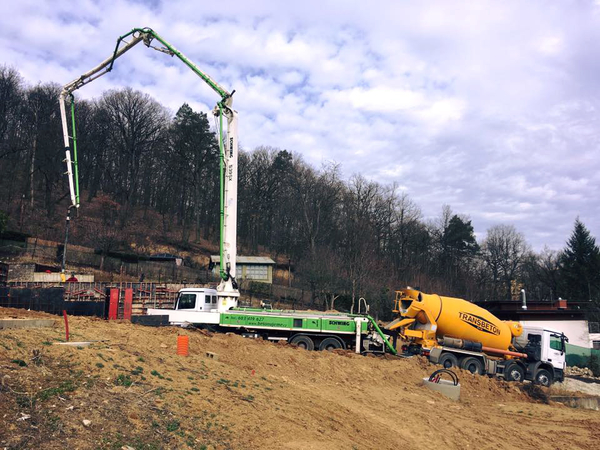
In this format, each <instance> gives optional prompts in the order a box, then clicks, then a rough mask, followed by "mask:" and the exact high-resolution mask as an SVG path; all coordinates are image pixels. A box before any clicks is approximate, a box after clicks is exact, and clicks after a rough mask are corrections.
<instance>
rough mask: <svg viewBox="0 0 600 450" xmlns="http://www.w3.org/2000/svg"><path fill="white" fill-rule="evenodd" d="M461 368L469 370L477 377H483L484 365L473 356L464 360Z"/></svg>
mask: <svg viewBox="0 0 600 450" xmlns="http://www.w3.org/2000/svg"><path fill="white" fill-rule="evenodd" d="M460 368H461V369H464V370H468V371H469V372H471V373H476V374H477V375H483V363H482V362H481V360H480V359H479V358H475V357H473V356H471V357H469V358H465V359H463V362H462V364H461V365H460Z"/></svg>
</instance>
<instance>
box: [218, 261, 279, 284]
mask: <svg viewBox="0 0 600 450" xmlns="http://www.w3.org/2000/svg"><path fill="white" fill-rule="evenodd" d="M220 259H221V258H220V257H219V255H210V262H211V263H212V266H213V269H212V272H213V273H214V274H216V275H218V274H219V270H220V269H219V262H220ZM274 266H275V261H273V260H272V259H271V258H269V257H268V256H238V257H237V258H236V274H235V278H236V279H237V280H239V281H241V280H251V281H258V282H261V283H269V284H272V283H273V267H274Z"/></svg>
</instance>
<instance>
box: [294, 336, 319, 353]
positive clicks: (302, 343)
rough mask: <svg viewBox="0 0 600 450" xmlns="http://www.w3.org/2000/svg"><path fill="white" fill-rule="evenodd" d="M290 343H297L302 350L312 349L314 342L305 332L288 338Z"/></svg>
mask: <svg viewBox="0 0 600 450" xmlns="http://www.w3.org/2000/svg"><path fill="white" fill-rule="evenodd" d="M290 344H294V345H297V346H298V347H299V348H301V349H303V350H314V349H315V343H314V342H313V340H312V339H311V338H310V336H306V335H305V334H297V335H296V336H294V337H293V338H292V339H291V340H290Z"/></svg>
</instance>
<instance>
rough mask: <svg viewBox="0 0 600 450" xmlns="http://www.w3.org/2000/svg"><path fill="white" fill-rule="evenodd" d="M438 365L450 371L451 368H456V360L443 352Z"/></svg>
mask: <svg viewBox="0 0 600 450" xmlns="http://www.w3.org/2000/svg"><path fill="white" fill-rule="evenodd" d="M438 364H439V365H440V366H443V367H444V369H450V368H452V367H458V359H456V356H454V355H453V354H452V353H448V352H444V353H442V356H440V359H439V360H438Z"/></svg>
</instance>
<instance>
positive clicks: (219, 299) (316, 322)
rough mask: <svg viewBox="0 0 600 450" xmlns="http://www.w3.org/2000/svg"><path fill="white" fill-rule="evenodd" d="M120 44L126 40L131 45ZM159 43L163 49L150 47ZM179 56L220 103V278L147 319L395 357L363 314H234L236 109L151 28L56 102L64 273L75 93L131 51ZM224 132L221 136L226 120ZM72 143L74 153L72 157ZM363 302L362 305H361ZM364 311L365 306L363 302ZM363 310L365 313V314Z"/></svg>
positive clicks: (74, 188) (74, 173)
mask: <svg viewBox="0 0 600 450" xmlns="http://www.w3.org/2000/svg"><path fill="white" fill-rule="evenodd" d="M125 39H130V40H129V41H128V42H127V41H126V40H125ZM154 41H158V42H159V43H160V44H161V46H158V47H157V46H154V45H153V42H154ZM140 42H143V43H144V44H145V45H146V47H148V48H152V49H154V50H158V51H159V52H163V53H166V54H168V55H170V56H176V57H177V58H178V59H180V60H181V61H182V62H183V63H184V64H185V65H186V66H188V67H189V68H190V69H191V70H192V71H193V72H194V73H196V75H198V76H199V77H200V78H201V79H202V80H203V81H205V82H206V83H207V84H208V85H209V86H210V87H211V88H212V89H213V90H214V91H215V92H216V93H217V94H218V95H219V97H220V100H219V101H218V103H217V105H216V106H215V108H214V110H213V113H214V114H215V116H216V117H217V118H218V121H219V130H218V133H219V149H220V233H219V234H220V261H221V264H220V276H221V281H220V283H219V285H218V286H217V287H216V289H208V288H186V289H182V290H181V291H180V292H179V294H178V298H177V301H176V303H175V308H174V309H172V310H166V309H148V310H147V314H148V315H161V316H165V317H166V319H167V320H168V322H169V323H170V324H172V325H180V326H198V327H207V328H210V329H214V330H216V331H229V332H235V333H239V334H242V335H244V336H248V337H260V338H263V339H269V340H276V341H279V340H285V341H289V342H290V343H292V344H296V345H298V346H299V347H302V348H305V349H307V350H313V349H315V350H332V349H336V348H352V349H354V350H355V351H356V352H379V353H383V352H386V351H387V352H390V353H393V354H396V349H395V348H394V346H393V345H392V344H391V343H390V341H389V339H388V337H387V336H386V335H385V334H384V333H383V332H382V330H381V329H380V328H379V326H378V325H377V323H376V322H375V320H373V318H372V317H371V316H369V315H368V314H366V312H367V311H365V314H329V313H320V312H307V311H306V312H303V311H283V310H280V311H277V310H269V311H267V310H263V309H252V308H238V298H239V296H240V293H239V291H238V286H237V282H236V279H235V274H236V233H237V189H238V132H237V121H238V113H237V111H235V110H234V109H233V106H232V100H233V97H232V96H233V93H234V92H235V91H232V92H231V93H229V92H228V91H227V90H226V89H225V88H223V87H222V86H220V85H219V84H218V83H217V82H216V81H214V80H213V79H212V78H211V77H209V76H208V75H206V74H205V73H204V72H202V71H201V70H200V69H199V68H198V67H197V66H196V65H195V64H193V63H192V62H191V61H190V60H189V59H188V58H187V57H186V56H184V55H183V54H182V53H181V52H180V51H179V50H177V49H176V48H175V47H174V46H173V45H171V44H169V43H168V42H167V41H165V40H164V39H163V38H162V37H161V36H160V35H158V34H157V33H156V32H155V31H154V30H152V29H150V28H134V29H133V30H131V31H130V32H129V33H127V34H125V35H123V36H120V37H119V39H118V40H117V45H116V46H115V50H114V51H113V53H112V55H111V56H110V57H108V58H107V59H106V60H104V61H103V62H101V63H100V64H99V65H98V66H96V67H94V68H93V69H91V70H90V71H88V72H86V73H84V74H83V75H81V76H80V77H78V78H76V79H75V80H73V81H72V82H70V83H68V84H66V85H65V86H64V88H63V90H62V92H61V94H60V111H61V120H62V128H63V136H64V144H65V155H66V158H65V161H66V164H67V175H68V179H69V190H70V196H71V205H70V206H69V209H68V212H67V222H66V232H65V247H64V253H63V271H64V267H65V259H66V247H67V241H68V230H69V221H70V214H71V210H72V209H73V208H75V209H77V208H79V182H78V165H77V137H76V132H75V114H74V97H73V92H74V91H75V90H77V89H79V88H81V87H82V86H84V85H86V84H88V83H89V82H91V81H93V80H95V79H97V78H98V77H100V76H102V75H104V74H106V73H108V72H110V71H111V70H112V68H113V65H114V63H115V60H116V59H117V58H119V57H120V56H122V55H123V54H124V53H125V52H127V51H129V50H130V49H131V48H133V47H134V46H135V45H137V44H139V43H140ZM67 99H69V100H70V107H71V121H72V136H69V130H68V124H67V112H66V111H67V108H66V100H67ZM224 118H225V119H226V121H227V132H226V133H225V132H224V130H223V119H224ZM71 141H72V149H73V152H72V153H71ZM363 302H364V299H363ZM365 305H366V302H365ZM365 309H367V308H366V307H365Z"/></svg>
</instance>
